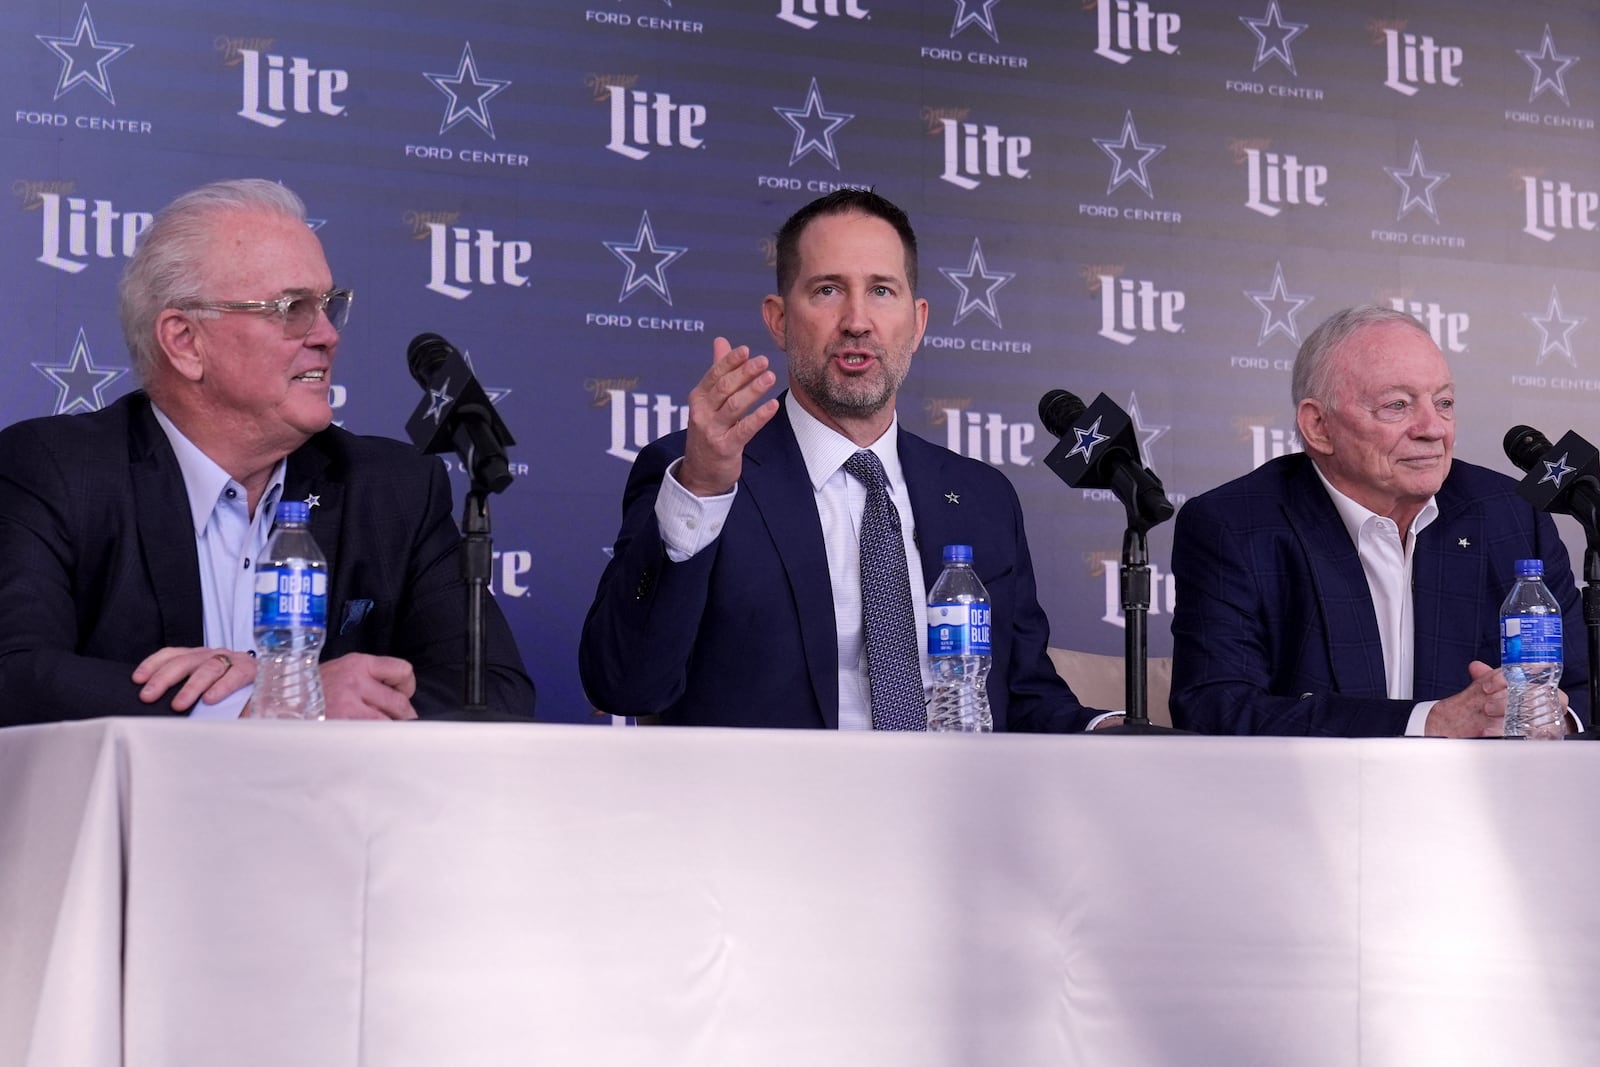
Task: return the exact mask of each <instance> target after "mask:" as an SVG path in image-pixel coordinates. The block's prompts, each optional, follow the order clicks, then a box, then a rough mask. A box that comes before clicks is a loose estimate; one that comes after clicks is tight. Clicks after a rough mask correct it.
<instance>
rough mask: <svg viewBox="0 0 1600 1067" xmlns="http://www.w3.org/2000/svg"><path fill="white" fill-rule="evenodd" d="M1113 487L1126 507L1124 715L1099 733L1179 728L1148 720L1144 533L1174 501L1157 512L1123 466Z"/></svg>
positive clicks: (1147, 587) (1147, 597) (1165, 731)
mask: <svg viewBox="0 0 1600 1067" xmlns="http://www.w3.org/2000/svg"><path fill="white" fill-rule="evenodd" d="M1111 489H1112V491H1113V492H1114V493H1116V495H1117V499H1118V500H1120V501H1122V506H1123V509H1124V510H1125V511H1126V512H1127V513H1128V528H1127V530H1126V531H1125V532H1124V533H1123V535H1122V617H1123V622H1124V629H1123V652H1122V660H1123V697H1124V704H1125V705H1126V706H1125V708H1124V709H1123V719H1122V723H1121V725H1119V726H1109V727H1107V728H1105V729H1104V730H1098V731H1096V732H1097V733H1107V734H1179V733H1187V732H1188V731H1186V730H1177V729H1174V728H1173V727H1171V726H1158V725H1156V724H1155V723H1153V722H1151V721H1150V707H1149V705H1150V640H1149V634H1150V630H1149V615H1150V550H1149V546H1148V544H1147V543H1146V539H1145V534H1146V533H1148V532H1149V530H1150V528H1151V527H1153V526H1157V525H1160V524H1161V523H1162V522H1164V521H1166V519H1167V518H1168V517H1169V516H1170V515H1171V514H1172V507H1171V505H1170V504H1166V500H1165V497H1163V498H1162V499H1161V503H1162V505H1164V507H1163V508H1162V510H1161V511H1160V512H1159V513H1158V512H1156V511H1155V509H1153V508H1151V507H1150V506H1149V505H1148V504H1147V503H1146V502H1145V501H1144V500H1143V499H1142V497H1141V494H1140V492H1139V488H1138V486H1137V485H1135V484H1134V481H1133V479H1132V477H1131V476H1130V475H1128V474H1127V473H1126V472H1125V471H1123V472H1118V473H1117V474H1114V475H1113V476H1112V479H1111Z"/></svg>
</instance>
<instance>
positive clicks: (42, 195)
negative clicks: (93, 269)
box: [23, 188, 154, 274]
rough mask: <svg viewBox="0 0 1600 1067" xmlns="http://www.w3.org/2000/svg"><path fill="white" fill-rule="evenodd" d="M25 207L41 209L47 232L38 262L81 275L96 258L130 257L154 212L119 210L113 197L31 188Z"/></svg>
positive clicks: (43, 236)
mask: <svg viewBox="0 0 1600 1067" xmlns="http://www.w3.org/2000/svg"><path fill="white" fill-rule="evenodd" d="M23 207H24V209H25V210H34V209H35V208H37V209H38V211H39V220H40V224H41V227H42V229H43V233H42V235H41V237H40V242H39V243H40V252H39V256H38V259H37V262H39V263H43V264H44V265H45V266H47V267H54V268H55V269H56V270H61V271H66V272H67V273H68V274H78V273H80V272H82V271H83V270H84V268H86V267H87V266H88V265H89V264H90V263H91V262H92V261H93V260H95V259H118V258H121V259H127V258H129V257H130V256H132V255H133V250H134V246H135V245H137V244H138V242H139V235H140V234H141V233H143V232H144V231H145V230H146V229H148V228H149V226H150V222H151V220H152V219H153V218H154V215H153V214H152V213H150V212H148V211H118V210H117V209H116V207H115V206H113V205H112V203H111V201H109V200H90V199H89V198H87V197H82V196H70V195H66V194H63V193H60V192H51V191H47V190H45V189H42V188H34V189H31V190H30V192H29V194H28V198H27V200H25V202H24V204H23Z"/></svg>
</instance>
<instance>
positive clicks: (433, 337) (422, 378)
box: [406, 333, 454, 389]
mask: <svg viewBox="0 0 1600 1067" xmlns="http://www.w3.org/2000/svg"><path fill="white" fill-rule="evenodd" d="M452 351H454V349H453V348H452V347H451V344H450V342H449V341H446V340H445V339H444V338H443V337H440V336H439V335H438V334H436V333H419V334H417V336H415V337H413V338H412V339H411V343H410V344H409V345H407V346H406V366H407V367H409V368H410V369H411V377H413V378H415V379H416V380H417V384H418V385H420V386H422V387H423V388H424V389H426V388H428V379H429V378H430V377H431V376H432V375H433V372H434V371H436V370H438V369H439V368H440V367H442V366H444V364H445V361H446V360H448V359H449V358H450V353H451V352H452Z"/></svg>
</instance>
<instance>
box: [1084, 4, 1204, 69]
mask: <svg viewBox="0 0 1600 1067" xmlns="http://www.w3.org/2000/svg"><path fill="white" fill-rule="evenodd" d="M1095 20H1096V31H1097V36H1096V41H1095V47H1094V54H1095V55H1097V56H1099V57H1100V58H1102V59H1109V60H1111V62H1113V63H1116V64H1118V65H1121V64H1123V63H1126V62H1128V60H1130V59H1132V58H1133V57H1134V54H1135V53H1137V52H1145V53H1149V52H1160V53H1162V54H1163V55H1168V56H1173V55H1177V54H1178V45H1177V42H1175V41H1174V40H1173V38H1174V37H1176V36H1177V35H1178V31H1179V30H1180V29H1182V28H1183V20H1182V19H1181V18H1179V17H1178V15H1177V13H1176V12H1172V11H1156V10H1154V9H1153V8H1151V6H1150V5H1149V4H1147V3H1145V0H1098V2H1097V3H1096V4H1095Z"/></svg>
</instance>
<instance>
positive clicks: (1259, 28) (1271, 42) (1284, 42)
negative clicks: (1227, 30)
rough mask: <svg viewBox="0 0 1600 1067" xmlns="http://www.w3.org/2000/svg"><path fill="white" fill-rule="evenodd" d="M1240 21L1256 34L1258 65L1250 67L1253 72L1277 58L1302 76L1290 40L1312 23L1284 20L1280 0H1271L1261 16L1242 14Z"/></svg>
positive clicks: (1294, 72) (1291, 70)
mask: <svg viewBox="0 0 1600 1067" xmlns="http://www.w3.org/2000/svg"><path fill="white" fill-rule="evenodd" d="M1239 21H1240V22H1242V23H1244V24H1245V25H1246V26H1247V27H1249V29H1250V32H1251V33H1253V34H1255V35H1256V65H1255V66H1253V67H1251V68H1250V70H1251V71H1252V72H1254V71H1258V70H1260V69H1261V68H1262V66H1263V65H1264V64H1265V63H1266V62H1267V60H1269V59H1276V60H1277V61H1278V62H1279V63H1282V64H1283V65H1284V66H1286V67H1288V68H1289V73H1290V74H1293V75H1294V76H1295V77H1299V76H1300V72H1299V71H1297V70H1295V69H1294V55H1293V54H1292V53H1291V52H1290V51H1289V42H1290V41H1292V40H1294V39H1295V38H1296V37H1298V36H1300V35H1301V34H1302V33H1304V32H1306V29H1307V28H1308V27H1309V26H1310V25H1311V24H1310V23H1308V22H1285V21H1283V12H1281V11H1280V10H1278V0H1270V2H1269V3H1268V4H1267V13H1266V14H1265V15H1263V16H1261V17H1260V18H1258V19H1253V18H1250V17H1249V16H1248V15H1240V16H1239Z"/></svg>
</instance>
